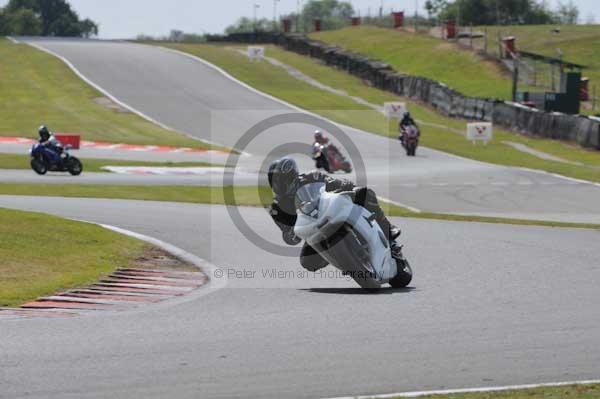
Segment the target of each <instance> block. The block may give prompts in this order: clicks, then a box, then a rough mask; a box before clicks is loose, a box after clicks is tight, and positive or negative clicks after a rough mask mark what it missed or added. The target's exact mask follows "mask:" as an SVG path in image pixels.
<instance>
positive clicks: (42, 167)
mask: <svg viewBox="0 0 600 399" xmlns="http://www.w3.org/2000/svg"><path fill="white" fill-rule="evenodd" d="M30 165H31V169H33V171H34V172H35V173H37V174H38V175H45V174H46V173H48V165H46V162H44V160H43V159H40V158H31V162H30Z"/></svg>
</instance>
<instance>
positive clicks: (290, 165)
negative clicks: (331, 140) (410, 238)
mask: <svg viewBox="0 0 600 399" xmlns="http://www.w3.org/2000/svg"><path fill="white" fill-rule="evenodd" d="M268 177H269V184H270V185H271V188H272V189H273V194H274V196H273V203H272V204H271V207H270V209H269V213H270V215H271V217H272V218H273V220H274V221H275V224H277V226H278V227H279V228H280V229H281V231H282V234H283V240H284V241H285V243H286V244H288V245H298V244H299V243H300V241H302V240H301V239H300V238H298V237H296V235H295V234H294V225H295V224H296V217H297V216H296V207H295V203H294V201H295V197H296V191H297V190H298V188H300V187H301V186H303V185H305V184H310V183H325V189H326V190H327V191H337V192H342V191H354V192H355V193H356V195H355V199H354V202H355V203H356V204H358V205H361V206H363V207H364V208H366V209H367V210H368V211H370V212H373V213H374V214H375V217H376V221H377V222H378V223H379V226H381V228H382V230H383V231H384V233H385V234H386V235H387V236H388V239H389V241H390V243H391V247H392V254H393V255H394V256H395V257H397V258H401V257H402V255H401V247H400V246H398V244H397V243H396V242H395V240H396V238H398V236H400V230H399V229H398V228H397V227H395V226H393V225H392V224H391V223H390V222H389V220H388V219H387V218H386V217H385V214H384V213H383V210H382V209H381V207H380V206H379V203H378V202H377V196H376V195H375V192H374V191H373V190H371V189H369V188H366V187H356V186H355V185H354V184H353V183H352V182H350V181H348V180H345V179H334V178H332V177H330V176H328V175H326V174H325V173H322V172H319V171H313V172H310V173H303V174H299V172H298V166H297V165H296V162H295V161H294V160H293V159H292V158H287V157H286V158H281V159H279V160H277V161H274V162H273V163H271V166H270V167H269V175H268ZM300 264H301V265H302V266H303V267H304V268H305V269H307V270H309V271H313V272H314V271H317V270H319V269H322V268H324V267H325V266H327V264H328V262H327V261H326V260H325V259H324V258H323V257H321V255H319V254H318V253H317V251H315V250H314V249H313V248H312V247H311V246H310V245H308V244H307V243H304V246H303V247H302V251H301V253H300Z"/></svg>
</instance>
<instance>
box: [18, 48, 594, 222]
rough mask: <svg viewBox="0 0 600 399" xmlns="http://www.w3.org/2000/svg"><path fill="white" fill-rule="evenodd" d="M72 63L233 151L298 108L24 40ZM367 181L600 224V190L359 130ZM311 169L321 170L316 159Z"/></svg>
mask: <svg viewBox="0 0 600 399" xmlns="http://www.w3.org/2000/svg"><path fill="white" fill-rule="evenodd" d="M23 40H24V41H26V42H28V43H31V44H34V45H37V46H40V47H41V48H44V49H47V50H50V51H52V52H54V53H56V54H58V55H60V56H61V57H64V58H66V59H67V60H68V61H69V62H70V63H71V64H72V65H74V67H75V68H77V69H78V70H79V71H80V73H81V74H83V75H84V76H85V77H87V78H88V79H90V80H91V81H92V82H94V83H95V84H97V85H99V86H100V87H102V88H103V89H105V90H106V91H108V92H109V93H110V94H111V95H113V96H114V97H116V98H117V99H119V100H120V101H122V102H124V103H127V104H129V105H130V106H132V107H134V108H135V109H137V110H139V111H142V112H143V113H144V114H146V115H148V116H149V117H150V118H152V119H154V120H157V121H159V122H161V123H163V124H165V125H167V126H170V127H173V128H175V129H178V130H180V131H183V132H186V133H188V134H191V135H194V136H196V137H198V138H201V139H204V140H209V141H213V142H218V143H222V144H224V145H227V146H233V145H235V143H236V142H237V140H238V139H239V138H240V137H241V136H242V134H243V133H244V132H246V131H247V130H248V129H249V128H250V127H251V126H253V125H254V124H256V123H257V122H259V121H261V120H263V119H264V118H266V117H268V116H273V115H277V114H282V113H288V112H290V111H293V112H297V111H296V110H295V109H294V108H292V107H290V106H288V105H285V104H284V103H282V102H280V101H277V100H274V99H272V98H269V97H266V96H264V95H261V94H260V93H257V92H256V91H253V90H251V89H249V88H247V87H245V86H243V85H241V84H240V83H239V82H236V81H234V80H231V79H229V78H227V77H226V76H224V75H223V74H222V73H221V72H219V71H218V70H216V69H215V68H213V67H211V66H209V65H207V64H206V63H203V62H200V61H198V60H196V59H193V58H191V57H189V56H184V55H182V54H178V53H175V52H173V51H170V50H167V49H164V48H160V47H153V46H147V45H140V44H135V43H126V42H105V41H91V40H73V39H35V38H29V39H23ZM313 130H314V127H311V126H307V125H299V124H291V125H286V126H283V127H279V128H274V129H270V130H268V131H267V132H265V134H264V135H262V136H260V137H258V138H257V139H256V140H255V141H253V142H252V144H251V145H250V146H249V147H248V148H247V149H246V151H247V152H249V153H251V154H253V155H255V156H253V157H248V158H247V159H244V160H243V162H242V163H241V165H242V166H243V167H245V168H246V169H249V170H258V168H259V167H260V165H261V163H262V161H263V158H264V157H265V156H267V154H269V153H270V151H271V150H272V149H273V148H274V147H276V146H278V145H280V144H285V143H290V142H296V141H298V142H304V143H310V142H311V140H312V131H313ZM344 130H345V132H346V133H347V134H348V135H349V136H350V137H351V139H352V141H353V142H354V143H355V144H356V146H357V147H358V148H359V149H360V156H361V157H362V158H363V159H364V160H365V164H366V166H367V175H368V183H369V185H370V186H371V187H373V188H374V189H375V190H376V191H377V192H378V193H380V194H381V195H382V196H384V197H386V198H391V199H393V200H396V201H399V202H402V203H405V204H408V205H410V206H413V207H416V208H418V209H422V210H426V211H433V212H448V213H470V214H494V215H498V214H500V215H503V216H505V217H511V216H515V217H526V218H532V219H546V220H561V221H577V222H582V221H594V220H595V221H598V212H597V204H598V203H600V187H598V186H595V185H590V184H585V183H577V182H573V181H569V180H565V179H561V178H558V177H555V176H551V175H549V174H540V173H534V172H531V171H526V170H520V169H516V168H507V167H501V166H496V165H490V164H484V163H481V162H477V161H472V160H467V159H463V158H458V157H455V156H451V155H448V154H444V153H442V152H439V151H433V150H429V149H425V148H423V149H422V150H421V151H420V155H419V156H418V157H416V159H408V158H406V157H404V156H402V148H401V147H400V144H399V143H398V142H397V141H395V140H390V139H387V138H384V137H379V136H375V135H372V134H368V133H365V132H361V131H358V130H356V129H350V128H346V129H344ZM301 166H302V167H303V168H304V169H308V168H311V167H312V162H310V160H309V159H308V157H303V158H302V159H301Z"/></svg>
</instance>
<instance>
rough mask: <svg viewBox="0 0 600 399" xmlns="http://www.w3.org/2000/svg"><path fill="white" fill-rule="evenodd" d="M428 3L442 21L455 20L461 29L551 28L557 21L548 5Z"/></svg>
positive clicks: (502, 0) (497, 0) (493, 0)
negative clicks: (468, 27) (496, 27)
mask: <svg viewBox="0 0 600 399" xmlns="http://www.w3.org/2000/svg"><path fill="white" fill-rule="evenodd" d="M428 3H430V6H431V9H432V11H435V12H436V14H435V15H436V16H437V17H439V18H440V19H443V20H449V19H453V20H456V21H459V23H460V24H462V25H470V24H473V25H500V24H501V25H521V24H549V23H555V22H556V19H557V17H556V14H555V13H554V12H553V11H552V10H550V9H549V8H548V6H547V4H546V2H545V1H536V0H456V1H454V2H449V1H444V0H433V1H428Z"/></svg>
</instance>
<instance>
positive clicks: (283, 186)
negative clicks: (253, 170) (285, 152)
mask: <svg viewBox="0 0 600 399" xmlns="http://www.w3.org/2000/svg"><path fill="white" fill-rule="evenodd" d="M299 182H300V179H299V177H298V165H297V164H296V161H294V160H293V159H292V158H289V157H285V158H281V159H278V160H277V161H274V162H272V163H271V165H270V166H269V185H270V186H271V188H272V189H273V192H274V193H275V194H277V195H279V196H290V195H295V194H296V191H297V190H298V183H299Z"/></svg>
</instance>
